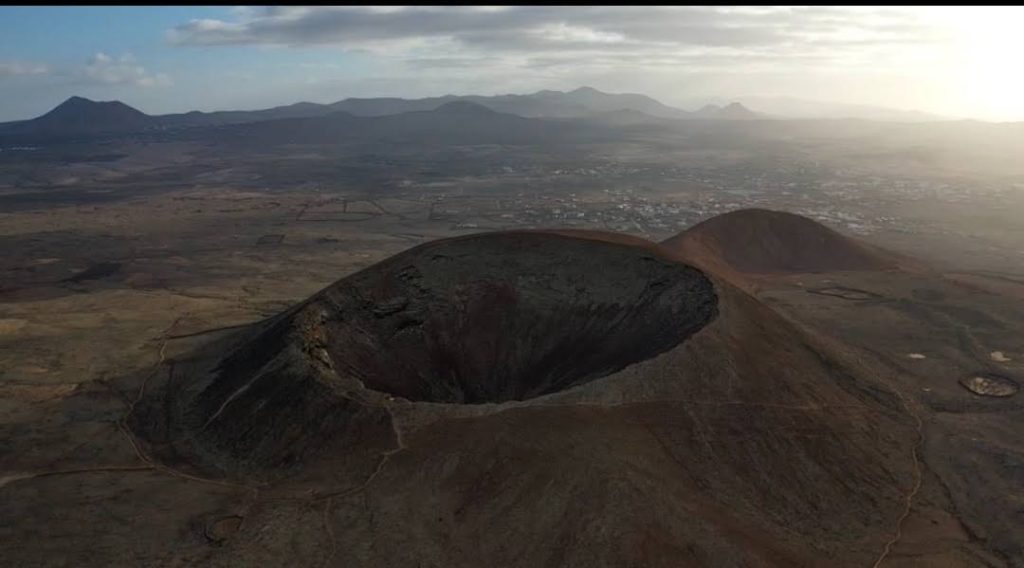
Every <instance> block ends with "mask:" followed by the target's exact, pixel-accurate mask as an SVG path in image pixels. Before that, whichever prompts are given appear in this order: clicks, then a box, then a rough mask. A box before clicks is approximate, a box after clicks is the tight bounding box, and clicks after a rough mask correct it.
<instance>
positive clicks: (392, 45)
mask: <svg viewBox="0 0 1024 568" xmlns="http://www.w3.org/2000/svg"><path fill="white" fill-rule="evenodd" d="M232 14H233V15H232V16H231V17H230V18H228V19H225V20H216V19H203V20H192V21H190V22H187V23H183V24H181V25H178V26H176V27H174V28H172V29H171V30H169V31H168V34H167V39H168V41H169V42H170V43H172V44H176V45H188V46H229V45H234V46H238V45H264V46H285V47H291V48H303V47H330V46H333V47H338V48H341V49H344V50H348V51H354V52H362V53H369V54H372V55H378V56H385V57H391V58H395V59H398V60H403V61H405V62H406V63H407V64H409V65H412V66H416V65H419V66H429V67H435V68H437V67H442V66H449V65H450V66H451V67H462V66H467V67H468V66H469V65H468V64H469V63H470V62H472V61H474V60H479V61H487V62H488V63H487V64H488V65H494V64H495V58H498V59H499V60H500V61H501V63H500V64H503V65H505V66H507V67H518V68H534V69H535V68H536V67H535V65H536V64H538V63H539V64H540V65H541V66H544V67H551V66H557V65H562V64H564V65H566V66H572V65H576V64H580V63H581V62H582V63H583V64H585V65H587V66H588V67H595V66H596V65H597V62H601V64H603V65H606V66H615V65H629V66H636V65H641V66H650V67H659V68H664V67H665V66H672V65H675V66H677V67H680V68H682V67H685V66H687V65H691V64H694V63H695V62H696V63H699V64H700V65H701V66H702V67H704V68H709V67H711V66H713V65H717V66H719V68H721V69H723V70H728V71H730V72H737V71H743V70H745V69H747V68H751V67H763V66H764V65H766V64H767V62H768V61H769V60H771V61H776V62H777V63H778V64H779V65H781V66H787V65H788V66H790V67H791V68H796V66H800V65H807V64H809V63H810V64H813V65H820V66H827V65H828V64H829V63H830V62H831V63H834V64H836V65H839V66H850V65H861V66H867V65H881V66H883V67H884V66H887V65H888V66H892V65H895V64H896V63H897V62H898V60H899V58H900V54H901V53H903V52H905V51H906V50H908V49H909V50H913V49H915V48H919V49H927V48H928V46H933V45H936V44H937V43H938V42H941V41H942V40H943V39H944V38H943V37H942V35H941V33H939V31H937V30H936V29H933V28H931V27H928V25H927V24H925V23H923V22H922V21H921V19H920V18H919V17H918V15H916V14H915V13H914V11H913V9H898V8H888V7H814V6H812V7H773V6H754V7H734V6H730V7H714V6H643V7H630V6H581V7H566V6H512V7H483V6H471V7H461V6H441V7H437V6H435V7H427V6H414V7H409V6H404V7H403V6H385V7H363V6H342V7H337V6H336V7H308V6H306V7H304V6H280V7H249V8H244V9H237V10H234V11H233V12H232ZM865 46H869V47H870V49H869V50H868V51H867V52H866V51H865V50H866V47H865ZM865 53H867V55H865Z"/></svg>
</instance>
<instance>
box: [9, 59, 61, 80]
mask: <svg viewBox="0 0 1024 568" xmlns="http://www.w3.org/2000/svg"><path fill="white" fill-rule="evenodd" d="M49 73H50V68H49V67H47V66H46V65H43V64H40V63H26V62H22V61H6V62H5V61H0V78H2V77H21V76H26V75H47V74H49Z"/></svg>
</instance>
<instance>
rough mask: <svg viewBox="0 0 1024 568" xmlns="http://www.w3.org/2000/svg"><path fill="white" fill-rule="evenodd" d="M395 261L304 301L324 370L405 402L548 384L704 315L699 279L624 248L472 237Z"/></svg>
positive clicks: (513, 393)
mask: <svg viewBox="0 0 1024 568" xmlns="http://www.w3.org/2000/svg"><path fill="white" fill-rule="evenodd" d="M402 256H403V257H402V258H401V259H396V262H391V263H388V266H382V267H381V268H380V269H378V270H370V271H367V272H364V273H362V274H360V275H358V276H357V277H354V278H352V279H351V280H346V281H344V282H343V283H341V284H340V285H338V286H336V287H332V288H330V289H328V290H326V291H325V292H324V293H323V294H322V295H321V297H320V298H318V299H317V300H316V302H315V303H316V304H318V305H319V306H321V307H322V309H323V312H324V314H323V315H324V318H323V319H324V328H325V330H324V332H325V335H326V348H325V349H326V352H327V354H328V356H329V357H330V359H331V361H332V363H333V366H334V368H335V369H337V370H338V372H342V373H344V372H347V373H351V374H352V375H353V376H355V377H356V378H358V379H359V380H360V381H361V382H362V383H363V384H364V385H365V386H366V387H368V388H370V389H373V390H377V391H383V392H387V393H389V394H392V395H395V396H401V397H403V398H406V399H409V400H415V401H429V402H445V403H464V404H473V403H486V402H505V401H510V400H525V399H529V398H534V397H537V396H541V395H545V394H549V393H553V392H557V391H560V390H563V389H566V388H569V387H572V386H574V385H578V384H582V383H586V382H589V381H591V380H594V379H597V378H600V377H603V376H606V375H609V374H611V373H613V372H615V371H618V370H620V369H622V368H624V367H626V366H628V365H631V364H633V363H637V362H640V361H643V360H645V359H649V358H651V357H654V356H655V355H657V354H659V353H661V352H663V351H666V350H668V349H670V348H672V347H675V346H676V345H678V344H680V343H681V342H682V341H683V340H685V339H686V338H687V337H689V336H690V335H691V334H692V333H694V332H695V331H697V330H698V329H700V328H701V327H703V326H704V325H705V324H706V323H707V322H708V321H710V320H711V318H712V317H713V316H714V313H715V305H716V298H715V294H714V289H713V287H712V285H711V282H710V281H709V280H708V279H707V278H706V277H705V276H704V275H703V274H702V273H700V272H699V271H697V270H696V269H693V268H690V267H688V266H685V265H682V264H678V263H676V262H673V261H670V260H666V259H664V258H661V257H659V256H657V255H655V254H653V253H651V252H650V251H648V250H645V249H641V248H637V247H632V246H622V245H618V244H612V243H601V242H596V241H588V240H583V239H574V238H568V237H563V236H552V235H544V234H528V235H527V234H518V235H514V236H512V235H482V236H477V237H474V238H470V239H461V240H455V241H448V242H445V243H443V244H441V245H438V246H432V247H429V248H426V249H421V250H419V251H414V252H412V253H411V254H409V255H402Z"/></svg>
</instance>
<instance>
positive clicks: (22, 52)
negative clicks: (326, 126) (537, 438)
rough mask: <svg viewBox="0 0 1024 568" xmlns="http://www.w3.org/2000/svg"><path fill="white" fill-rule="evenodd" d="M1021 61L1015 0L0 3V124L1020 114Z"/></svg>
mask: <svg viewBox="0 0 1024 568" xmlns="http://www.w3.org/2000/svg"><path fill="white" fill-rule="evenodd" d="M1021 68H1024V8H1022V7H1015V6H992V7H955V6H954V7H887V6H850V7H827V6H819V7H771V6H760V7H740V6H689V7H674V6H657V7H656V6H578V7H569V6H505V7H500V6H493V7H487V6H470V7H465V6H442V7H424V6H416V7H401V6H386V7H365V6H355V7H348V6H346V7H297V6H286V7H266V6H260V7H204V6H174V7H157V6H151V7H128V6H124V7H86V6H82V7H14V6H6V7H0V95H2V96H0V121H6V120H19V119H25V118H32V117H34V116H38V115H41V114H43V113H45V112H46V111H48V110H49V109H51V108H52V107H54V106H56V105H58V104H60V102H62V101H63V100H65V99H67V98H68V97H70V96H72V95H78V96H84V97H87V98H90V99H94V100H114V99H117V100H121V101H124V102H125V103H127V104H130V105H132V106H134V107H136V108H138V109H139V110H142V111H143V112H147V113H150V114H164V113H171V112H186V111H190V110H202V111H211V110H227V109H256V108H267V107H271V106H276V105H283V104H291V103H294V102H299V101H311V102H319V103H329V102H334V101H338V100H341V99H344V98H346V97H374V96H400V97H406V98H416V97H425V96H438V95H445V94H481V95H493V94H504V93H529V92H534V91H538V90H541V89H554V90H572V89H575V88H577V87H580V86H584V85H587V86H591V87H595V88H597V89H600V90H603V91H606V92H613V93H620V92H634V93H635V92H639V93H644V94H647V95H650V96H652V97H654V98H657V99H658V100H661V101H662V102H664V103H666V104H671V105H676V106H680V107H682V108H687V109H690V108H693V107H695V106H697V105H699V104H700V102H701V101H707V100H712V99H716V100H720V99H735V100H740V101H742V100H743V98H744V97H797V98H802V99H810V100H816V101H834V102H840V103H848V104H864V105H877V106H883V107H889V108H895V109H907V110H919V111H925V112H931V113H936V114H940V115H943V116H949V117H955V118H974V119H980V120H994V121H1022V120H1024V72H1021V71H1020V69H1021ZM754 110H757V109H756V108H755V109H754Z"/></svg>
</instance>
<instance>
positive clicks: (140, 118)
mask: <svg viewBox="0 0 1024 568" xmlns="http://www.w3.org/2000/svg"><path fill="white" fill-rule="evenodd" d="M157 124H159V121H158V120H157V119H155V118H154V117H152V116H149V115H147V114H145V113H143V112H141V111H139V110H136V109H134V108H132V107H130V106H128V105H126V104H124V103H122V102H121V101H102V102H101V101H92V100H89V99H86V98H84V97H71V98H69V99H68V100H66V101H64V102H63V103H61V104H59V105H58V106H57V107H55V108H54V109H53V110H51V111H50V112H48V113H46V114H44V115H42V116H40V117H38V118H33V119H31V120H21V121H17V122H8V123H4V124H0V134H15V135H24V136H28V137H36V136H75V135H82V134H101V133H116V132H132V131H139V130H145V129H147V128H152V127H154V126H156V125H157Z"/></svg>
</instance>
